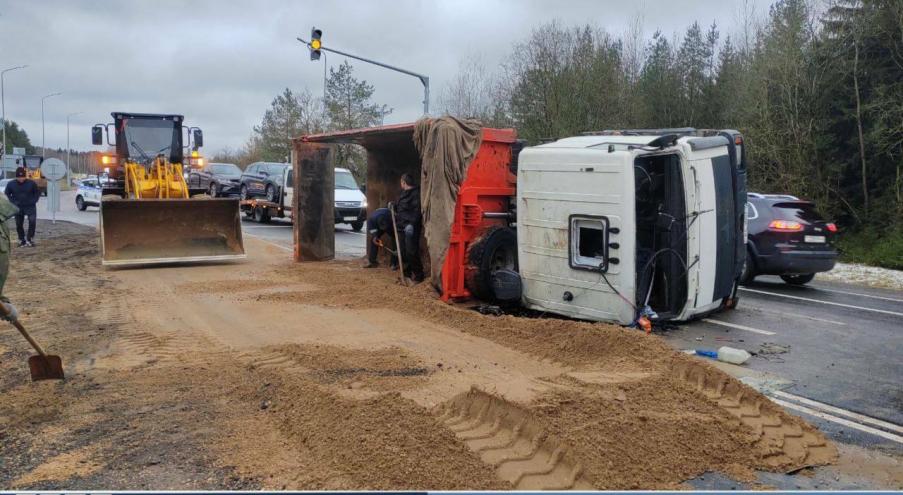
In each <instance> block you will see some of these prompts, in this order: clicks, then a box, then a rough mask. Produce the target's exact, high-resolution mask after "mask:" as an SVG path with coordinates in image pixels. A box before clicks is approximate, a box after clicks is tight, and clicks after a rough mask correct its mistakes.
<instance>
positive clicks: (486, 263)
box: [464, 227, 517, 301]
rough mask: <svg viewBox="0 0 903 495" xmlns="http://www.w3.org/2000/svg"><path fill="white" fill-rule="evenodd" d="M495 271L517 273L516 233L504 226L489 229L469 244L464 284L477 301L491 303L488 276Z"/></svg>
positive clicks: (490, 280) (490, 282) (490, 278)
mask: <svg viewBox="0 0 903 495" xmlns="http://www.w3.org/2000/svg"><path fill="white" fill-rule="evenodd" d="M498 270H512V271H517V234H515V233H514V231H513V230H511V229H510V228H508V227H492V228H490V229H489V230H487V231H486V232H485V233H484V234H483V236H482V237H481V238H480V239H479V240H478V241H476V242H474V243H473V244H471V245H470V248H469V249H468V250H467V267H466V268H465V275H464V285H465V286H466V287H467V290H469V291H470V292H471V293H472V294H473V295H474V296H476V297H477V298H479V299H481V300H484V301H494V300H495V295H494V293H493V290H492V274H493V273H495V272H496V271H498Z"/></svg>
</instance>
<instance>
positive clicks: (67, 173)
mask: <svg viewBox="0 0 903 495" xmlns="http://www.w3.org/2000/svg"><path fill="white" fill-rule="evenodd" d="M80 113H83V112H73V113H70V114H68V115H66V180H67V181H68V180H70V176H69V174H71V173H72V167H71V166H70V164H69V152H70V149H71V147H70V146H69V117H73V116H75V115H78V114H80ZM67 184H68V182H67Z"/></svg>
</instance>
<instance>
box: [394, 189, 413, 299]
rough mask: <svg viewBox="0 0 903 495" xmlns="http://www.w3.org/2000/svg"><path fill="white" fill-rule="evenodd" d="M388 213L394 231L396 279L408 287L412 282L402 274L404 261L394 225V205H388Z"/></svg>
mask: <svg viewBox="0 0 903 495" xmlns="http://www.w3.org/2000/svg"><path fill="white" fill-rule="evenodd" d="M389 213H390V214H391V215H392V231H393V232H395V235H394V236H393V237H395V252H396V253H397V254H398V279H399V280H400V281H401V285H404V286H406V287H410V286H411V285H413V284H414V283H413V282H412V281H411V279H409V278H408V277H405V276H404V262H403V261H402V260H401V241H399V240H398V237H399V235H398V226H397V225H395V205H392V204H390V205H389Z"/></svg>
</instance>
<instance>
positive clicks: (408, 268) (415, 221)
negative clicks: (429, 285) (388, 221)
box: [395, 174, 423, 282]
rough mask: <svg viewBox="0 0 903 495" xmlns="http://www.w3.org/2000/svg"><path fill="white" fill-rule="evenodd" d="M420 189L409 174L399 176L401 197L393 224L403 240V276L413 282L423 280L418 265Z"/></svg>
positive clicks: (421, 269) (420, 267)
mask: <svg viewBox="0 0 903 495" xmlns="http://www.w3.org/2000/svg"><path fill="white" fill-rule="evenodd" d="M422 218H423V217H422V215H421V212H420V187H418V186H417V183H416V182H415V181H414V177H413V176H411V174H404V175H402V176H401V195H399V196H398V202H397V203H396V204H395V222H396V224H397V225H396V227H398V233H399V234H400V235H401V236H402V237H401V239H404V243H403V244H402V250H403V251H404V253H403V254H402V259H403V260H404V265H405V266H404V267H405V272H407V273H405V275H410V277H411V278H412V279H413V280H414V281H415V282H420V281H422V280H423V265H422V264H421V263H420V224H421V219H422Z"/></svg>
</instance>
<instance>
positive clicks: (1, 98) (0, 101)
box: [0, 65, 28, 155]
mask: <svg viewBox="0 0 903 495" xmlns="http://www.w3.org/2000/svg"><path fill="white" fill-rule="evenodd" d="M26 67H28V66H27V65H17V66H16V67H10V68H9V69H3V70H2V71H0V106H2V107H3V154H4V155H5V154H6V98H5V96H6V95H4V89H5V88H4V87H3V76H4V75H6V73H7V72H9V71H11V70H16V69H24V68H26Z"/></svg>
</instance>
